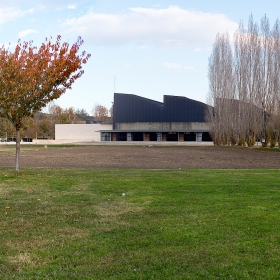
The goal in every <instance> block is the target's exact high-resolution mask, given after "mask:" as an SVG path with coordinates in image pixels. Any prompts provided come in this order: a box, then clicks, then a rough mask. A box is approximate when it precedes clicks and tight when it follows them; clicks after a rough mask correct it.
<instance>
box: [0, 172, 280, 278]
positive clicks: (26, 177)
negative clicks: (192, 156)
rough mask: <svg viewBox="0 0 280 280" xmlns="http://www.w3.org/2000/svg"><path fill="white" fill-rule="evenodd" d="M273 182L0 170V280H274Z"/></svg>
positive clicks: (197, 175)
mask: <svg viewBox="0 0 280 280" xmlns="http://www.w3.org/2000/svg"><path fill="white" fill-rule="evenodd" d="M279 176H280V171H278V170H128V169H114V170H105V169H87V170H79V169H74V170H73V169H68V170H67V169H39V168H38V169H22V172H21V173H20V174H18V175H17V174H14V173H13V169H11V168H9V169H8V168H1V171H0V197H1V212H0V215H1V219H0V227H1V235H0V279H279V275H280V180H279Z"/></svg>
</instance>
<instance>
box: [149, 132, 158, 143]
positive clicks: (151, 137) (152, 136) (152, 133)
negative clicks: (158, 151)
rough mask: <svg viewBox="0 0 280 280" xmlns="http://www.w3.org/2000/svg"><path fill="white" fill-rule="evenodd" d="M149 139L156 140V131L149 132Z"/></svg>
mask: <svg viewBox="0 0 280 280" xmlns="http://www.w3.org/2000/svg"><path fill="white" fill-rule="evenodd" d="M149 135H150V141H157V133H156V132H150V133H149Z"/></svg>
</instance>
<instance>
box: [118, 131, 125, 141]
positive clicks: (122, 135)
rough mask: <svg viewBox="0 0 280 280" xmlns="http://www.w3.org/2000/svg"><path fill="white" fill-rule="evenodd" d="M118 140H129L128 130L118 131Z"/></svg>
mask: <svg viewBox="0 0 280 280" xmlns="http://www.w3.org/2000/svg"><path fill="white" fill-rule="evenodd" d="M117 141H127V137H126V132H117Z"/></svg>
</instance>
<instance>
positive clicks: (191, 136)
mask: <svg viewBox="0 0 280 280" xmlns="http://www.w3.org/2000/svg"><path fill="white" fill-rule="evenodd" d="M101 141H158V142H161V141H173V142H178V141H198V142H200V141H212V138H211V136H210V134H209V132H203V133H201V132H200V133H195V132H185V133H177V132H169V133H158V132H148V133H143V132H115V133H114V132H101Z"/></svg>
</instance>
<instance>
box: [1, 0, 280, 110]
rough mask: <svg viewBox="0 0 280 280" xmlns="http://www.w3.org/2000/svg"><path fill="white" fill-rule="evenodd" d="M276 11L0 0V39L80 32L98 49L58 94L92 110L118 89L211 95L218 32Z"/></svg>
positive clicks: (181, 0)
mask: <svg viewBox="0 0 280 280" xmlns="http://www.w3.org/2000/svg"><path fill="white" fill-rule="evenodd" d="M278 11H280V1H279V0H266V1H263V0H247V1H246V0H234V1H229V0H223V1H221V0H211V1H210V0H173V1H172V0H166V1H165V0H73V1H68V0H55V1H52V0H20V1H19V0H9V1H3V0H0V43H1V44H7V45H8V44H9V43H10V48H12V47H13V46H14V45H15V43H16V42H17V41H18V39H21V40H22V41H29V40H33V41H34V45H40V44H41V43H42V42H43V41H44V39H45V37H50V36H52V37H53V38H56V35H58V34H59V35H61V36H62V40H63V41H67V42H69V43H70V44H72V43H75V41H76V39H77V37H78V36H82V38H83V40H84V41H85V43H84V45H83V47H82V50H86V52H88V53H91V55H92V56H91V58H90V60H89V62H88V64H87V65H86V66H85V67H84V70H85V74H84V75H83V76H82V77H81V78H80V79H78V80H77V81H76V82H75V84H74V86H73V89H72V90H68V91H67V92H66V93H65V94H64V95H63V96H62V97H61V98H59V99H58V100H57V101H56V103H57V104H58V105H60V106H61V107H63V108H68V107H74V108H79V109H85V110H86V111H87V112H88V113H89V114H90V113H91V111H92V108H93V107H94V105H95V104H96V103H98V104H101V105H104V106H106V107H108V108H109V107H110V106H111V102H113V93H114V90H115V91H116V92H119V93H129V94H136V95H140V96H143V97H147V98H150V99H154V100H157V101H162V100H163V95H179V96H186V97H188V98H191V99H195V100H198V101H202V102H206V96H207V92H208V77H207V71H208V57H209V56H210V54H211V48H212V44H213V42H214V40H215V36H216V34H217V32H225V31H228V32H229V33H232V32H234V31H235V30H236V28H237V26H238V23H239V21H240V20H243V21H244V23H245V24H247V21H248V17H249V15H250V14H251V13H252V14H253V16H254V19H255V20H256V21H259V19H260V18H261V17H262V16H263V15H264V14H266V15H267V17H268V18H269V19H270V21H271V23H272V24H273V22H274V21H275V20H276V19H277V17H278V14H277V12H278ZM279 13H280V12H279ZM114 77H115V78H114ZM114 81H115V82H114Z"/></svg>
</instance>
